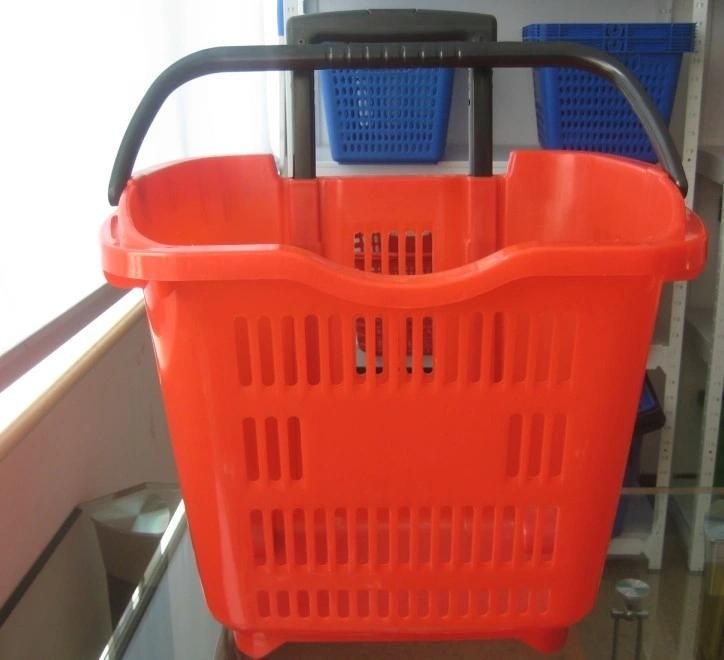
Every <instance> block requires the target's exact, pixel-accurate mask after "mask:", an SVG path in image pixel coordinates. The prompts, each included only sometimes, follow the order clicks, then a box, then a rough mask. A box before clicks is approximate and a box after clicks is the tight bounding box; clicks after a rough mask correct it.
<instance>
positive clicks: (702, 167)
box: [696, 144, 724, 186]
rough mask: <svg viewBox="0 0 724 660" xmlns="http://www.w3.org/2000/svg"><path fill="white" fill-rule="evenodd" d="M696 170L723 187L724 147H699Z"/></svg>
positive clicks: (714, 145)
mask: <svg viewBox="0 0 724 660" xmlns="http://www.w3.org/2000/svg"><path fill="white" fill-rule="evenodd" d="M696 170H697V172H698V173H699V174H701V175H703V176H705V177H706V178H707V179H710V180H711V181H713V182H714V183H718V184H719V185H720V186H722V185H724V145H721V144H708V145H702V146H700V147H699V157H698V158H697V166H696Z"/></svg>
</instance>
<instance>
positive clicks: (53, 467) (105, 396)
mask: <svg viewBox="0 0 724 660" xmlns="http://www.w3.org/2000/svg"><path fill="white" fill-rule="evenodd" d="M175 480H176V474H175V468H174V464H173V459H172V456H171V451H170V445H169V440H168V431H167V428H166V421H165V415H164V411H163V406H162V403H161V394H160V390H159V386H158V381H157V377H156V369H155V364H154V361H153V352H152V348H151V342H150V336H149V332H148V326H147V324H146V320H145V317H143V318H142V319H141V320H140V321H139V322H138V323H137V324H136V325H135V326H134V327H133V328H132V329H131V330H129V332H128V333H127V334H126V335H125V336H123V337H122V338H121V339H120V340H119V341H118V343H117V344H116V345H115V346H113V347H112V348H111V349H110V350H109V351H108V352H107V353H106V354H105V355H103V356H102V357H101V358H100V360H99V361H98V363H97V364H96V365H95V366H94V367H93V368H92V369H91V370H90V371H89V372H88V373H87V374H85V376H84V377H83V378H82V379H81V380H79V381H78V383H76V385H75V386H74V387H73V388H72V389H71V390H70V391H69V392H68V393H67V394H66V395H65V397H64V398H63V399H62V400H61V401H60V402H59V403H58V405H57V406H56V407H55V408H54V409H53V410H52V411H51V412H50V413H49V414H48V415H47V416H46V417H45V418H43V419H42V420H41V421H40V422H39V423H38V425H37V426H36V427H35V428H34V429H33V430H32V431H31V432H30V433H29V434H28V435H27V436H26V437H25V438H24V439H23V441H21V442H20V443H19V444H18V445H17V446H16V447H15V448H14V449H13V450H12V451H11V453H10V454H9V455H8V456H7V457H6V458H5V459H4V460H2V461H0V556H1V557H2V562H1V563H0V603H4V602H5V601H6V600H7V598H8V596H9V595H10V593H12V591H13V589H14V588H15V586H16V585H17V583H18V581H19V580H20V579H21V578H22V576H23V575H24V574H25V573H26V572H27V570H28V569H29V567H30V566H31V565H32V563H33V562H34V561H35V559H36V557H38V555H39V554H40V552H41V551H42V550H43V548H44V547H45V546H46V545H47V543H48V541H49V540H50V538H51V537H52V536H53V534H54V533H55V532H56V531H57V529H58V528H59V527H60V525H61V524H62V523H63V521H64V520H65V518H66V517H67V516H68V514H69V513H70V512H71V510H72V509H73V507H75V506H76V505H77V504H79V503H80V502H84V501H86V500H90V499H93V498H96V497H99V496H101V495H105V494H108V493H112V492H114V491H117V490H120V489H123V488H127V487H129V486H132V485H135V484H137V483H140V482H144V481H156V482H172V481H175Z"/></svg>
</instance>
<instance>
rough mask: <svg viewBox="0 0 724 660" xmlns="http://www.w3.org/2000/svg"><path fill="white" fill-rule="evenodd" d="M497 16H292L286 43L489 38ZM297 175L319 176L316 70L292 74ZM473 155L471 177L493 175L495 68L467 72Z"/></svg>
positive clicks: (368, 12)
mask: <svg viewBox="0 0 724 660" xmlns="http://www.w3.org/2000/svg"><path fill="white" fill-rule="evenodd" d="M497 31H498V24H497V21H496V20H495V17H494V16H490V15H489V14H478V13H474V12H462V11H439V10H424V9H363V10H359V11H333V12H322V13H320V14H303V15H301V16H293V17H292V18H290V19H289V20H288V21H287V43H289V44H295V45H298V46H301V45H305V44H318V43H322V42H343V43H349V42H360V41H361V42H366V43H373V42H410V41H412V42H422V41H436V42H440V41H442V42H451V41H473V42H489V41H495V40H496V38H497ZM292 88H293V90H294V94H293V97H292V104H293V105H292V128H293V131H292V133H293V145H294V148H293V154H294V162H293V166H292V176H293V177H294V178H295V179H313V178H314V177H315V175H316V169H317V166H316V165H317V164H316V148H315V147H316V138H315V124H314V72H313V71H311V70H307V71H294V73H293V74H292ZM468 90H469V95H470V103H469V106H468V133H469V139H468V150H469V151H468V159H469V161H470V175H471V176H490V175H491V174H492V173H493V76H492V72H491V70H490V69H482V68H474V69H470V72H469V75H468Z"/></svg>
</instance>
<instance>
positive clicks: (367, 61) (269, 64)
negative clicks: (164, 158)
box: [108, 42, 687, 205]
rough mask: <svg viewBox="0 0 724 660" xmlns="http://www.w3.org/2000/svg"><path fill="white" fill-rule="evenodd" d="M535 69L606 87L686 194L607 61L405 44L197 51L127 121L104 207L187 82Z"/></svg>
mask: <svg viewBox="0 0 724 660" xmlns="http://www.w3.org/2000/svg"><path fill="white" fill-rule="evenodd" d="M541 66H560V67H575V68H579V69H584V70H586V71H590V72H592V73H596V74H598V75H599V76H601V77H603V78H605V79H606V80H608V81H610V82H611V83H613V85H615V86H616V88H617V89H618V90H619V91H620V92H621V93H622V94H623V95H624V97H625V98H626V100H627V101H628V102H629V104H630V105H631V107H632V108H633V110H634V112H635V113H636V115H637V117H638V118H639V121H640V122H641V124H642V126H643V128H644V130H645V131H646V134H647V135H648V137H649V140H651V144H652V145H653V147H654V151H655V152H656V155H657V157H658V159H659V161H660V163H661V165H662V167H663V168H664V169H665V170H666V171H667V172H668V174H669V176H670V177H671V179H672V180H673V181H674V183H675V184H676V185H677V186H678V188H679V190H680V191H681V193H682V195H685V194H686V191H687V182H686V174H685V173H684V168H683V166H682V165H681V161H680V159H679V156H678V153H677V151H676V147H675V146H674V143H673V140H672V139H671V136H670V135H669V132H668V130H667V128H666V124H665V123H664V121H663V119H662V118H661V115H660V114H659V112H658V110H657V109H656V106H654V104H653V102H652V101H651V98H650V97H649V95H648V94H647V93H646V90H645V89H644V88H643V87H642V86H641V83H640V82H639V81H638V80H637V78H636V76H634V75H633V74H632V73H631V71H630V70H629V69H628V68H627V67H625V66H624V65H623V64H621V62H619V61H618V60H617V59H615V58H614V57H612V56H611V55H608V54H607V53H604V52H602V51H599V50H597V49H595V48H590V47H588V46H582V45H580V44H574V43H568V42H549V43H536V42H525V43H520V42H510V43H428V44H424V43H422V44H420V43H411V44H348V45H339V44H332V45H316V46H226V47H220V48H209V49H207V50H201V51H198V52H196V53H192V54H191V55H188V56H186V57H184V58H182V59H180V60H178V61H177V62H175V63H174V64H172V65H171V66H170V67H168V68H167V69H166V70H165V71H164V72H163V73H161V75H160V76H159V77H158V78H156V80H155V81H154V82H153V84H152V85H151V87H149V89H148V91H147V92H146V94H145V95H144V97H143V99H141V102H140V104H139V105H138V108H137V109H136V112H135V113H134V114H133V117H132V118H131V121H130V123H129V124H128V128H127V129H126V133H125V135H124V136H123V140H122V141H121V145H120V147H119V149H118V154H117V155H116V160H115V163H114V164H113V171H112V173H111V180H110V183H109V186H108V200H109V202H110V203H111V204H113V205H115V204H117V203H118V200H119V199H120V196H121V192H122V191H123V188H124V187H125V185H126V182H127V181H128V179H129V178H130V176H131V173H132V171H133V164H134V162H135V160H136V156H137V155H138V151H139V149H140V148H141V143H142V142H143V138H144V137H145V135H146V133H147V132H148V129H149V127H150V125H151V122H152V121H153V119H154V117H155V116H156V114H157V113H158V111H159V109H160V108H161V105H162V104H163V102H164V101H165V100H166V98H167V97H168V96H169V95H170V94H171V92H173V91H174V90H175V89H177V88H178V87H180V86H181V85H183V84H184V83H186V82H188V81H189V80H193V79H194V78H199V77H201V76H205V75H208V74H211V73H222V72H230V71H298V70H312V69H340V68H347V69H366V68H375V67H378V68H387V69H395V68H401V67H425V68H434V67H456V68H461V67H474V68H478V67H481V68H492V67H503V68H521V67H541Z"/></svg>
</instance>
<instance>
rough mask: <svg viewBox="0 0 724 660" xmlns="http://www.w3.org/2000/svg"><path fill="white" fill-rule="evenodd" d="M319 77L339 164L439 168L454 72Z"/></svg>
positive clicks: (355, 72)
mask: <svg viewBox="0 0 724 660" xmlns="http://www.w3.org/2000/svg"><path fill="white" fill-rule="evenodd" d="M319 77H320V81H321V89H322V98H323V101H324V111H325V115H326V118H327V126H328V130H329V143H330V147H331V151H332V158H333V159H334V160H336V161H337V162H339V163H435V162H437V161H438V160H440V159H441V158H442V155H443V152H444V151H445V139H446V137H447V124H448V117H449V115H450V94H451V91H452V82H453V71H452V70H451V69H390V70H386V71H379V70H374V69H333V70H327V71H321V72H320V74H319Z"/></svg>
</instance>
